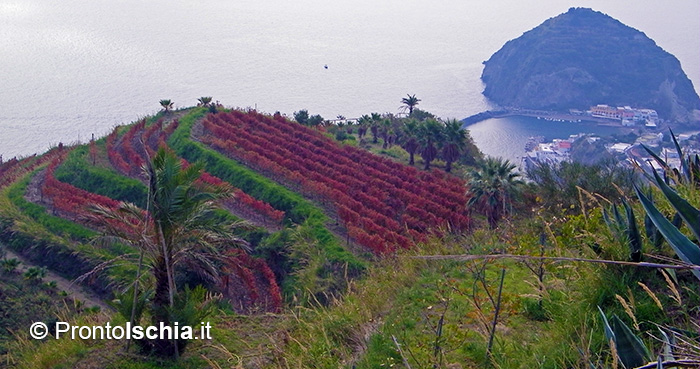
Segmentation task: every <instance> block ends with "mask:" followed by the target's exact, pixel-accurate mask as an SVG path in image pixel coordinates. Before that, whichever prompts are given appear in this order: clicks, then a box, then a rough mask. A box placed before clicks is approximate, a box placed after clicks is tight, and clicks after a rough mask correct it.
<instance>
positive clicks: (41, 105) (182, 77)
mask: <svg viewBox="0 0 700 369" xmlns="http://www.w3.org/2000/svg"><path fill="white" fill-rule="evenodd" d="M570 7H589V8H593V9H595V10H598V11H601V12H603V13H606V14H608V15H610V16H612V17H614V18H616V19H618V20H620V21H621V22H623V23H625V24H627V25H629V26H631V27H634V28H636V29H638V30H641V31H643V32H645V33H646V34H647V36H649V37H650V38H652V39H654V40H655V41H656V42H657V44H658V45H660V46H661V47H662V48H664V49H665V50H667V51H668V52H670V53H672V54H674V55H675V56H676V57H677V58H678V59H679V60H680V61H681V65H682V66H683V68H684V70H685V72H686V74H688V76H689V77H690V79H691V80H692V82H693V84H694V86H696V90H697V88H698V87H697V86H699V85H700V42H698V41H699V40H698V39H699V38H700V17H699V16H698V14H700V2H698V1H697V0H671V1H663V2H662V1H657V0H616V1H609V0H580V1H573V0H494V1H485V0H334V1H325V0H323V1H322V0H295V1H283V0H237V1H224V0H209V1H197V0H168V1H166V0H149V1H140V0H139V1H137V0H116V1H115V0H91V1H86V0H62V1H54V0H0V155H2V157H3V158H5V159H8V158H10V157H13V156H25V155H30V154H33V153H42V152H44V151H46V150H47V149H49V148H50V147H52V146H55V145H57V144H58V143H59V142H62V143H64V144H70V143H75V142H87V141H88V140H89V139H90V138H91V137H92V135H96V136H98V137H99V136H102V135H105V134H106V133H108V132H109V131H110V130H111V129H112V128H113V127H115V126H116V125H120V124H127V123H130V122H133V121H135V120H138V119H139V118H141V117H144V116H147V115H150V114H154V113H156V112H157V111H158V110H159V109H160V105H159V103H158V102H159V101H160V100H161V99H171V100H172V101H173V102H174V104H175V106H176V107H187V106H192V105H195V104H196V102H197V98H199V97H202V96H212V97H213V99H214V100H215V101H219V102H220V103H222V104H224V105H226V106H231V107H241V108H255V109H258V110H259V111H263V112H268V113H274V112H278V111H279V112H281V113H283V114H287V115H289V116H291V115H292V114H293V113H294V112H295V111H298V110H301V109H307V110H308V111H309V112H310V113H311V114H321V115H322V116H323V117H325V118H327V119H334V118H336V117H338V116H344V117H346V118H356V117H359V116H361V115H362V114H368V113H372V112H378V113H397V112H399V111H400V108H401V99H402V98H403V97H406V96H407V95H408V94H411V95H414V94H415V95H416V97H418V98H419V99H420V100H421V101H420V103H419V105H418V107H419V108H421V109H424V110H427V111H430V112H432V113H434V114H436V115H437V116H440V117H443V118H456V119H462V118H464V117H467V116H470V115H472V114H475V113H478V112H481V111H484V110H487V109H490V108H493V106H492V104H491V103H490V102H489V101H487V100H486V99H485V98H484V97H483V96H482V94H481V92H482V91H483V87H484V86H483V84H482V82H481V80H480V78H479V77H480V75H481V71H482V69H483V64H482V62H483V61H485V60H487V59H488V58H489V57H490V56H491V55H492V54H493V53H494V52H496V51H497V50H498V49H499V48H500V47H501V46H502V45H503V44H504V43H505V42H507V41H508V40H511V39H514V38H517V37H519V36H520V35H522V33H523V32H526V31H528V30H530V29H532V28H534V27H536V26H537V25H539V24H541V23H542V22H543V21H545V20H546V19H548V18H551V17H554V16H557V15H559V14H561V13H564V12H566V11H567V10H568V9H569V8H570ZM550 123H551V122H550ZM550 123H544V122H538V121H533V120H532V119H529V118H504V119H499V120H489V121H484V122H481V123H479V124H477V125H474V126H471V127H470V130H472V131H473V132H472V135H473V136H474V138H475V140H476V142H477V145H478V146H479V147H480V148H481V149H482V150H483V151H484V152H486V153H488V154H490V155H498V154H499V153H500V154H501V155H503V156H507V155H513V156H519V155H520V154H519V153H518V154H515V153H512V154H510V153H509V152H511V151H512V150H516V149H517V150H518V151H520V150H521V148H522V146H523V144H522V143H519V141H518V140H521V139H522V137H523V136H531V135H544V136H546V137H547V138H554V134H555V133H556V134H557V135H558V134H562V135H564V134H566V135H567V136H568V134H572V133H579V131H582V130H590V131H592V132H591V133H596V132H601V131H602V130H607V129H608V128H601V127H598V126H590V127H589V126H585V125H584V126H577V125H564V124H553V123H551V124H550ZM584 128H585V129H584Z"/></svg>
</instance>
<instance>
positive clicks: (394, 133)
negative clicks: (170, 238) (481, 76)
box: [0, 95, 700, 369]
mask: <svg viewBox="0 0 700 369" xmlns="http://www.w3.org/2000/svg"><path fill="white" fill-rule="evenodd" d="M409 98H412V100H410V99H405V100H407V101H409V102H411V103H415V104H417V101H419V100H417V99H415V96H411V95H409ZM165 102H167V101H165ZM201 105H203V106H200V107H196V108H190V109H185V110H180V111H172V110H171V109H170V108H169V106H170V105H169V104H164V108H165V110H164V111H163V112H161V113H159V114H157V115H156V116H153V117H148V118H145V119H143V120H141V121H139V122H135V123H133V124H131V125H128V126H123V127H116V128H115V129H114V131H113V132H112V133H111V134H109V135H108V136H107V137H105V138H102V139H99V140H95V141H92V142H90V143H88V144H85V145H78V146H75V147H66V146H63V145H59V147H56V148H54V149H52V150H51V151H49V152H47V153H46V154H44V155H41V156H33V157H28V158H23V159H18V160H10V161H7V162H4V163H2V164H0V244H1V247H2V249H3V250H4V249H7V250H11V251H12V252H14V253H16V254H18V255H22V257H23V258H24V259H25V260H26V262H27V263H32V264H33V265H32V266H31V267H30V266H28V265H27V266H25V267H26V268H27V269H20V268H18V260H17V259H15V258H12V257H11V256H8V257H3V259H2V260H1V261H2V264H1V265H0V267H1V270H0V273H2V274H1V275H0V287H1V289H0V292H1V294H0V307H1V308H2V309H0V311H1V312H2V316H0V320H2V321H3V322H4V323H3V325H2V328H1V330H0V337H1V338H2V339H3V341H2V344H0V354H1V355H2V364H0V366H7V367H18V368H68V367H70V368H161V367H167V368H229V367H233V368H343V367H344V368H381V367H395V368H407V369H410V368H427V367H433V368H453V369H454V368H481V367H496V368H533V367H538V368H592V367H594V368H608V367H613V368H618V367H622V366H625V367H628V368H631V367H639V366H642V365H645V364H647V363H653V365H652V366H649V367H657V365H661V367H664V365H666V364H657V363H656V361H657V360H659V359H658V355H662V356H661V359H660V360H661V361H664V362H675V365H677V366H683V365H686V366H690V365H696V366H697V364H698V362H700V345H698V344H697V341H698V337H699V335H700V327H699V326H698V324H697V322H698V319H700V309H698V306H700V290H698V281H699V280H700V279H699V278H700V277H699V276H700V272H699V271H698V265H700V251H698V250H700V249H699V248H698V240H697V238H698V233H699V230H698V227H697V222H696V220H697V219H698V215H697V214H698V208H699V207H700V180H699V178H700V159H698V158H697V157H695V158H690V157H688V158H687V159H685V160H684V161H683V168H681V170H675V171H674V170H673V169H671V168H669V167H667V166H665V162H663V160H662V159H661V158H659V159H658V165H659V166H661V167H662V168H663V172H664V173H665V177H664V178H661V177H660V176H658V175H656V176H654V175H652V174H647V175H646V176H645V177H644V178H647V179H646V180H645V181H640V180H639V179H635V178H634V177H633V176H632V175H630V174H629V173H628V172H627V171H619V170H618V169H615V168H614V167H604V166H597V167H596V166H593V167H586V166H565V167H551V168H546V170H545V169H544V168H543V169H542V170H541V171H540V172H539V177H537V178H534V179H535V181H534V182H533V183H529V184H525V183H523V182H522V181H520V180H519V175H517V174H516V173H514V172H513V171H512V169H513V168H512V166H511V165H510V163H508V162H504V161H502V160H498V159H493V158H485V159H483V158H481V157H480V155H479V154H478V153H477V152H473V150H472V152H470V149H469V148H468V146H469V145H470V143H469V140H466V141H464V142H466V144H463V146H461V147H460V148H459V150H457V151H458V153H459V154H460V155H461V157H460V155H455V153H454V152H452V151H451V150H452V149H455V148H454V147H449V142H450V141H449V140H447V139H446V137H447V136H448V133H445V132H450V128H449V127H450V125H451V123H450V122H441V121H439V120H436V119H433V118H434V117H429V116H428V115H427V113H425V112H422V111H420V110H419V109H412V111H411V113H410V114H411V115H410V117H409V118H406V119H398V118H396V117H392V116H389V117H381V116H379V115H376V116H374V117H372V116H366V117H364V118H363V120H362V122H360V123H359V124H354V123H351V124H345V123H344V124H343V125H327V126H323V125H321V126H313V125H311V126H304V125H302V124H300V123H298V122H294V121H290V120H288V119H287V118H285V117H283V116H280V115H279V114H276V115H267V114H261V113H259V112H256V111H250V110H237V109H225V108H224V107H222V106H219V105H217V106H212V105H211V104H210V101H206V102H202V104H201ZM420 114H423V115H425V116H424V117H423V119H421V120H419V119H418V118H416V117H417V116H418V115H420ZM414 119H415V120H414ZM321 120H322V119H321ZM453 125H454V126H456V127H458V126H459V124H453ZM404 129H405V130H404ZM412 129H417V130H423V135H421V134H416V136H411V133H410V132H411V130H412ZM368 132H370V133H372V136H373V137H371V138H370V137H365V135H366V134H367V133H368ZM431 132H432V133H431ZM440 132H442V133H440ZM426 135H427V136H426ZM425 137H430V138H429V139H425ZM465 137H468V136H465ZM414 139H415V140H416V141H415V142H414V141H412V140H414ZM441 140H442V141H441ZM414 144H415V145H414ZM375 153H377V154H375ZM413 153H420V156H421V159H418V160H415V162H414V158H413ZM465 155H466V156H465ZM681 157H684V156H683V155H681ZM154 158H157V159H156V160H154ZM163 158H166V159H163ZM167 158H173V159H172V160H173V161H171V162H170V164H169V165H170V166H167V165H166V166H161V165H160V164H158V163H157V162H156V161H158V160H166V161H167V160H170V159H167ZM421 160H422V161H421ZM448 162H449V164H448ZM452 162H454V163H455V164H454V165H455V166H454V168H452V165H451V164H452ZM148 163H151V164H150V165H149V164H148ZM406 163H410V164H406ZM431 163H432V166H433V169H432V170H424V169H420V168H421V166H422V167H423V168H426V167H428V166H429V165H430V164H431ZM465 163H469V164H470V165H471V166H467V165H465ZM161 164H162V163H161ZM426 164H427V165H426ZM163 168H170V169H166V170H165V173H163V172H158V170H162V169H163ZM187 168H190V169H192V168H194V169H193V170H192V171H190V172H188V173H190V174H189V175H187V176H189V177H188V178H189V179H190V180H191V181H190V182H191V183H190V185H192V186H193V187H191V188H190V187H187V188H188V190H187V191H186V193H188V194H190V195H191V196H192V197H193V198H204V197H206V196H208V195H206V194H205V192H206V191H218V190H222V189H225V190H226V191H230V192H231V193H233V194H234V197H232V198H229V197H227V196H223V195H222V196H221V197H220V198H219V200H218V201H216V204H217V205H218V206H219V209H218V210H211V211H209V212H207V217H206V219H207V220H215V221H216V222H217V223H218V224H235V225H237V226H236V227H235V228H234V229H235V232H236V234H235V238H232V239H230V240H231V242H221V243H216V244H214V243H212V244H211V245H208V246H214V249H212V250H210V251H212V252H213V253H211V254H208V255H204V254H198V255H200V256H202V258H200V259H198V260H197V261H198V262H202V261H205V260H203V258H204V257H205V256H213V255H214V256H216V258H213V259H207V260H206V261H207V262H208V263H209V264H207V265H210V266H212V267H213V269H212V270H210V271H212V272H216V273H215V275H216V278H211V277H212V276H214V274H211V273H210V274H207V273H197V272H196V271H197V270H198V269H196V268H195V264H194V263H184V264H172V265H173V268H174V270H172V273H171V272H170V271H168V275H169V276H170V277H169V278H171V279H166V278H165V276H164V275H160V276H159V275H158V274H157V271H158V268H157V260H156V259H154V261H150V262H149V263H146V264H145V265H143V263H142V262H143V261H144V260H149V257H150V256H149V255H145V258H144V254H143V253H141V252H140V251H141V250H143V249H144V244H148V243H150V244H152V245H155V246H156V247H155V248H156V251H157V250H158V249H159V247H158V245H159V243H158V242H154V241H153V240H159V237H160V236H159V235H158V232H152V231H148V232H147V230H149V229H157V228H152V227H153V225H154V224H159V223H158V222H157V221H149V220H148V219H149V218H148V214H151V213H152V214H156V210H154V209H156V208H157V206H156V205H155V204H160V203H162V201H164V200H163V199H162V198H159V199H155V200H154V196H162V195H156V194H157V192H154V188H155V187H154V186H155V185H154V179H153V178H157V179H158V181H160V180H161V179H162V178H163V177H160V176H166V177H167V175H168V173H171V174H173V173H180V172H179V171H180V170H181V171H183V172H182V173H184V172H185V171H187ZM176 169H177V170H176ZM443 169H444V170H447V169H454V170H453V173H454V174H450V173H446V172H445V171H443ZM195 172H196V173H195ZM149 173H150V174H149ZM195 174H196V175H195ZM183 176H185V175H184V174H183ZM641 176H642V175H641V174H640V177H641ZM168 178H171V179H173V180H174V179H178V178H180V179H182V178H181V177H180V176H179V175H176V176H174V177H168ZM664 179H665V180H664ZM612 181H614V182H616V183H611V182H612ZM635 184H636V185H637V186H641V189H639V188H638V187H635ZM615 188H617V189H615ZM200 191H202V192H200ZM674 194H676V195H674ZM217 198H218V197H217ZM679 198H680V199H682V201H681V200H679ZM183 199H184V200H183V201H184V202H187V201H190V200H188V199H187V196H185V197H184V198H183ZM156 200H157V201H156ZM166 200H167V199H166ZM640 200H641V202H640ZM158 201H160V202H158ZM192 201H194V200H192ZM125 202H128V203H131V204H133V205H127V204H126V203H125ZM174 204H175V207H176V208H177V207H178V206H179V204H180V203H179V202H178V201H174ZM212 204H213V203H212ZM96 205H99V209H101V210H100V211H101V212H102V213H99V214H126V215H125V219H126V220H127V221H126V222H122V223H119V222H116V221H115V220H116V218H99V216H98V213H96V212H95V206H96ZM180 205H181V204H180ZM183 206H184V205H183ZM125 210H129V212H128V213H125V212H124V211H125ZM153 216H154V217H155V216H156V215H153ZM144 219H145V220H144ZM196 219H199V218H196ZM199 220H204V218H202V219H199ZM199 220H197V221H199ZM240 220H246V221H247V223H246V226H245V227H240V223H238V221H240ZM197 221H194V222H195V223H196V222H197ZM664 222H666V223H668V224H666V223H664ZM669 225H670V227H669ZM172 226H173V227H177V226H178V224H173V225H172ZM183 226H184V225H183ZM175 229H177V228H175ZM142 230H143V231H142ZM214 230H215V229H214V228H213V227H212V228H210V229H208V231H214ZM139 232H143V233H139ZM182 232H185V230H184V228H183V230H182ZM197 232H200V231H197ZM103 234H111V235H118V236H122V237H111V238H109V239H105V238H104V237H100V235H103ZM194 234H197V235H199V237H201V238H202V239H204V238H207V239H209V238H211V237H212V236H213V235H212V234H209V233H207V232H202V233H194ZM129 235H132V236H133V235H137V236H139V237H142V238H141V239H140V241H139V238H138V237H137V241H135V242H130V241H129V237H125V236H129ZM196 238H197V237H190V239H188V240H186V241H187V242H192V241H195V242H196V241H197V239H196ZM115 239H119V240H120V241H119V242H112V241H114V240H115ZM212 239H213V238H212ZM217 240H221V239H217ZM183 242H184V241H183ZM180 247H182V245H180ZM185 250H190V251H192V252H193V253H194V251H197V250H195V249H185ZM200 251H201V250H200ZM0 256H2V255H0ZM34 265H36V266H34ZM142 266H143V267H144V268H143V270H142ZM42 267H46V268H48V269H50V270H52V271H54V272H56V273H58V274H60V275H61V276H63V277H65V278H67V279H71V280H76V283H77V284H79V285H83V286H87V287H89V288H91V289H92V290H93V291H94V292H96V293H97V294H99V296H100V298H102V299H103V301H105V302H107V303H108V304H109V305H110V306H111V307H112V308H110V309H104V310H101V309H100V308H99V307H96V308H93V307H89V306H84V304H81V303H80V302H74V301H75V300H73V299H72V297H71V296H72V295H71V291H70V289H68V291H65V292H63V291H60V290H57V289H56V286H55V285H51V284H44V283H43V282H42V279H43V278H44V276H43V274H42V269H41V268H42ZM151 272H153V274H151ZM157 281H160V282H157ZM155 282H157V283H155ZM170 283H172V286H173V287H174V289H173V290H172V291H173V295H174V297H173V298H171V301H170V304H169V305H168V302H167V298H166V295H167V294H164V293H163V292H164V291H168V289H167V288H165V287H164V285H165V284H170ZM152 285H155V288H154V289H152V290H149V288H148V286H152ZM137 287H138V288H140V290H139V289H137ZM28 306H31V309H27V308H26V307H28ZM168 306H169V307H170V308H171V310H168V308H167V307H168ZM173 307H175V308H174V309H173ZM159 309H160V310H159ZM164 309H165V310H164ZM56 319H59V320H61V321H70V322H73V323H74V324H105V323H106V322H110V324H112V325H124V324H126V323H127V322H129V321H134V322H136V323H140V324H150V323H152V322H162V321H171V322H181V323H182V324H183V325H184V324H185V323H188V324H199V322H200V321H207V322H209V323H210V324H211V326H212V331H211V333H212V338H211V339H205V340H190V341H189V342H187V340H174V341H173V342H172V344H174V345H175V346H174V347H176V348H177V350H174V349H173V346H170V343H171V342H168V341H165V342H162V343H163V347H161V348H158V347H157V345H158V343H157V342H155V343H154V342H144V341H139V340H135V341H132V342H127V341H126V340H112V341H110V340H82V339H78V340H71V339H68V338H65V337H64V338H61V339H60V340H56V339H53V337H52V336H51V335H49V337H48V338H46V339H43V340H33V339H31V338H29V336H28V334H27V328H28V325H29V324H31V322H32V321H45V322H47V323H49V322H53V321H55V320H56ZM169 319H172V320H169ZM193 322H194V323H193ZM185 346H186V349H185ZM164 353H165V354H164ZM669 365H671V364H668V365H666V366H669Z"/></svg>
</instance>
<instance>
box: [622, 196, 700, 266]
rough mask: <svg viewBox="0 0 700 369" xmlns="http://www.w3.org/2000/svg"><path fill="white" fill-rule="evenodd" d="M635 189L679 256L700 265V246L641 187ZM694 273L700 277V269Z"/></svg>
mask: <svg viewBox="0 0 700 369" xmlns="http://www.w3.org/2000/svg"><path fill="white" fill-rule="evenodd" d="M634 189H635V191H636V192H637V197H638V198H639V201H640V202H641V203H642V206H643V207H644V211H646V212H647V214H648V215H649V218H651V221H652V222H654V225H655V226H656V228H658V229H659V231H660V232H661V234H662V235H663V236H664V238H665V239H666V241H667V242H668V243H669V244H670V245H671V247H672V248H673V250H674V251H675V252H676V254H677V255H678V257H679V258H681V260H683V261H685V262H686V263H688V264H691V265H695V266H700V247H698V245H696V244H694V243H692V242H691V241H690V240H689V239H688V237H686V236H685V235H684V234H683V233H681V232H680V231H679V230H678V228H676V227H675V226H673V224H671V222H669V221H668V219H666V217H665V216H664V215H663V214H661V212H659V210H658V209H656V207H655V206H654V204H652V203H651V201H649V199H648V198H647V197H646V196H644V194H643V193H642V191H640V190H639V188H637V187H636V186H635V188H634ZM693 274H695V276H696V277H697V278H698V279H700V270H698V269H693Z"/></svg>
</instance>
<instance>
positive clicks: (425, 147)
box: [418, 119, 442, 170]
mask: <svg viewBox="0 0 700 369" xmlns="http://www.w3.org/2000/svg"><path fill="white" fill-rule="evenodd" d="M418 127H419V128H418V149H419V150H420V157H421V158H423V163H424V165H423V169H424V170H429V169H430V162H431V161H433V160H435V158H437V155H438V149H437V145H438V144H439V142H440V141H441V140H442V126H441V124H440V123H439V122H438V121H436V120H435V119H427V120H426V121H425V122H423V123H422V124H421V125H420V126H418Z"/></svg>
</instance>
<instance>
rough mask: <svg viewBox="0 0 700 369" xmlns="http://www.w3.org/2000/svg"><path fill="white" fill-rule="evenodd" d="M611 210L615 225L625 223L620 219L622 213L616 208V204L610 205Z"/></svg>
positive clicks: (619, 225) (621, 225) (620, 225)
mask: <svg viewBox="0 0 700 369" xmlns="http://www.w3.org/2000/svg"><path fill="white" fill-rule="evenodd" d="M612 210H613V216H614V217H615V221H616V222H617V226H618V227H620V228H622V227H623V226H624V224H625V222H624V221H623V220H622V215H620V212H619V211H618V210H617V205H614V204H613V206H612Z"/></svg>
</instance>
